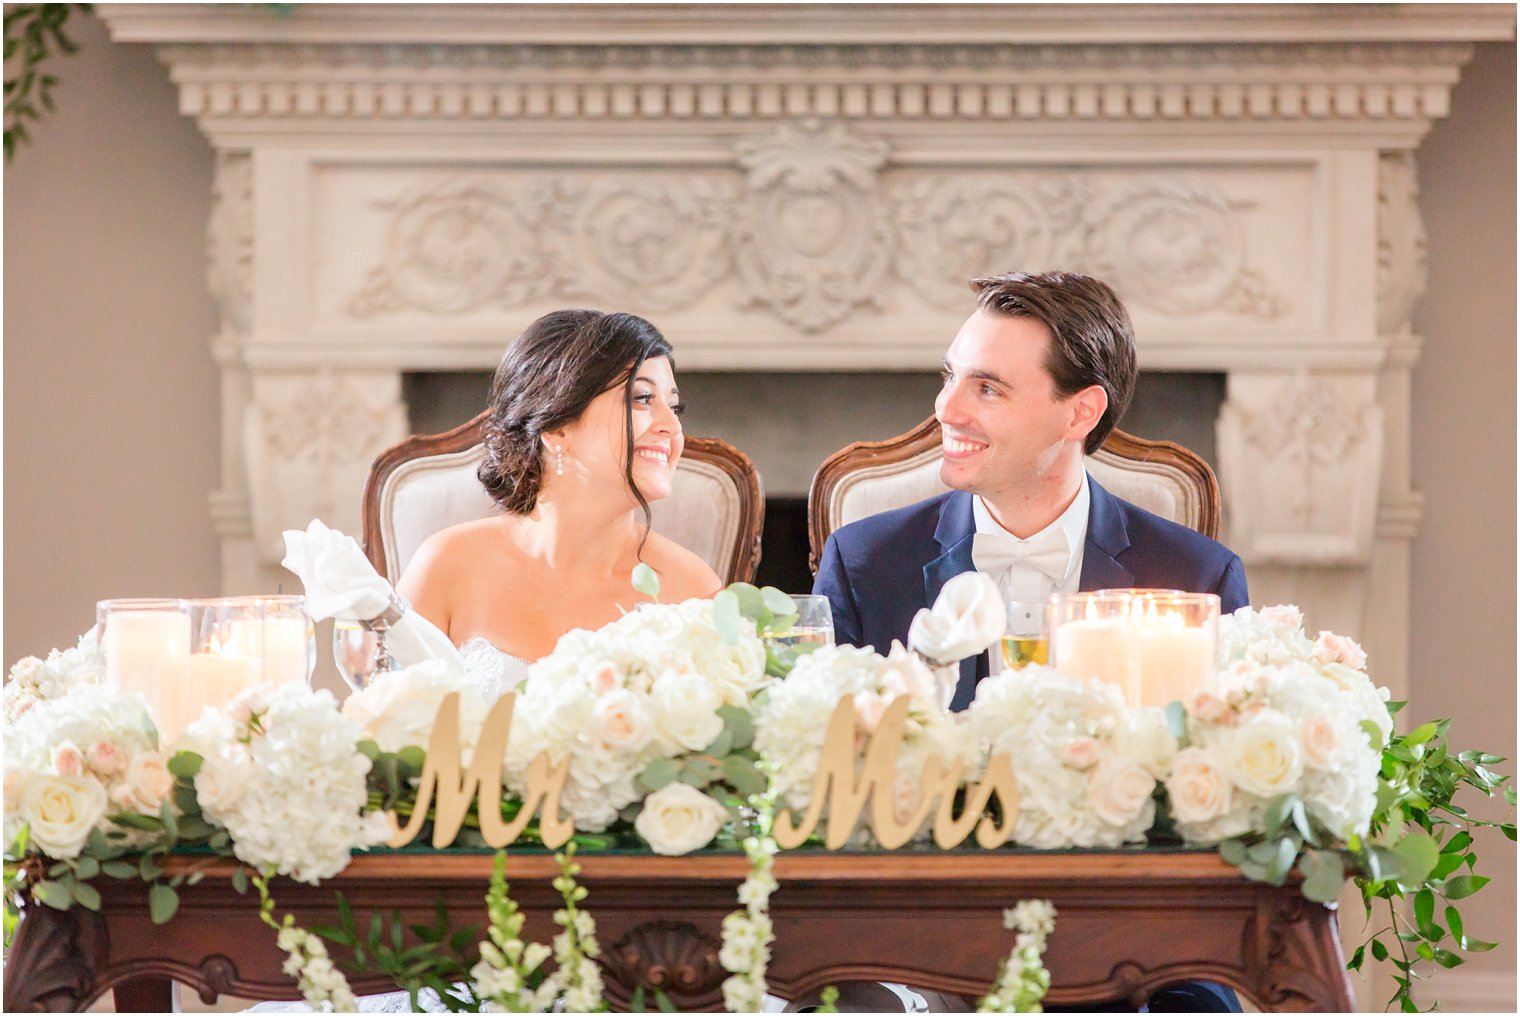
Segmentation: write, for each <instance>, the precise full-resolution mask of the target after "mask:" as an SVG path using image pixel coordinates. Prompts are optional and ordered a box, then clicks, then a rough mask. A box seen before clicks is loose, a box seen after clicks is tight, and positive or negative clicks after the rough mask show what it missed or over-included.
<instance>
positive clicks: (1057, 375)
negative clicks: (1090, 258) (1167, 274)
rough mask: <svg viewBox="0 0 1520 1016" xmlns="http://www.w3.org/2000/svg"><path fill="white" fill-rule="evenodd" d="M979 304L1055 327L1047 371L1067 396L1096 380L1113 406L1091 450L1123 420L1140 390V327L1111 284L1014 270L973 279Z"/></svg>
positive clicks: (1092, 438) (1091, 440)
mask: <svg viewBox="0 0 1520 1016" xmlns="http://www.w3.org/2000/svg"><path fill="white" fill-rule="evenodd" d="M971 291H972V292H974V293H975V294H976V303H977V306H978V307H979V308H980V309H982V310H984V311H986V312H988V313H989V314H1001V315H1003V316H1005V317H1032V318H1034V319H1035V320H1037V321H1039V322H1040V323H1042V324H1043V325H1044V326H1045V327H1046V328H1048V329H1049V330H1050V349H1049V350H1048V351H1047V352H1046V356H1045V370H1046V372H1047V373H1049V374H1050V377H1051V379H1052V380H1053V381H1054V382H1055V386H1056V391H1057V392H1058V393H1060V395H1061V396H1062V397H1063V398H1065V397H1068V396H1072V395H1075V394H1076V393H1077V392H1079V391H1081V390H1082V389H1084V388H1087V387H1089V386H1091V385H1097V386H1098V387H1100V388H1102V389H1103V391H1104V392H1105V393H1106V394H1107V395H1108V409H1107V410H1105V411H1104V413H1103V416H1102V417H1100V418H1099V420H1098V423H1097V426H1095V427H1093V429H1092V431H1091V433H1089V434H1088V435H1087V440H1086V442H1085V443H1084V446H1083V448H1084V450H1085V451H1086V452H1087V454H1089V455H1091V454H1092V453H1093V452H1095V451H1097V450H1098V447H1099V446H1100V445H1102V444H1103V441H1104V439H1105V438H1107V437H1108V435H1109V433H1110V432H1112V431H1113V429H1114V427H1115V426H1117V425H1118V423H1119V418H1120V417H1122V416H1123V415H1124V410H1125V409H1126V408H1127V407H1128V406H1129V400H1130V396H1132V395H1133V394H1134V393H1135V375H1136V374H1137V373H1138V367H1137V365H1136V362H1135V329H1134V326H1133V325H1131V324H1130V321H1129V312H1128V311H1126V310H1125V309H1124V304H1123V303H1121V302H1120V301H1119V294H1118V293H1115V292H1114V291H1113V290H1112V289H1110V288H1109V287H1108V285H1107V284H1106V283H1103V282H1099V281H1098V280H1097V279H1095V278H1093V277H1092V276H1090V275H1079V274H1077V273H1076V272H1040V273H1038V274H1036V273H1030V272H1009V273H1008V274H1006V275H992V276H988V277H986V278H981V279H973V280H971Z"/></svg>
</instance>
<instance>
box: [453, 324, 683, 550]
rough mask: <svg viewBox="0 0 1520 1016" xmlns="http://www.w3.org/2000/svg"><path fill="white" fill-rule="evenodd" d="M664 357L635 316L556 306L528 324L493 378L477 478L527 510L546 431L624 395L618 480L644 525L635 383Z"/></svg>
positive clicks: (655, 336)
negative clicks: (599, 400) (608, 395)
mask: <svg viewBox="0 0 1520 1016" xmlns="http://www.w3.org/2000/svg"><path fill="white" fill-rule="evenodd" d="M659 356H665V357H668V356H670V343H669V342H666V341H665V336H663V335H661V334H660V331H659V329H658V328H656V327H655V326H654V325H652V324H650V323H649V322H648V321H645V320H644V319H643V318H641V317H636V316H635V315H633V314H603V313H602V312H601V311H595V310H557V311H553V312H552V313H549V314H545V315H544V316H543V317H541V318H539V319H538V320H537V321H535V322H533V323H532V324H531V325H529V326H528V327H527V329H525V330H524V331H523V333H522V334H521V335H520V336H518V338H517V341H516V342H514V343H512V345H511V346H509V347H507V351H506V352H505V353H503V354H502V357H501V363H499V364H498V365H497V367H496V376H495V378H494V379H492V381H491V407H490V415H489V416H488V417H487V418H486V424H485V439H484V442H483V443H484V445H485V450H486V458H485V461H484V462H482V463H481V464H480V469H479V471H478V472H477V474H476V475H478V476H479V477H480V482H481V483H482V484H484V485H485V488H486V493H488V494H490V495H491V499H492V500H493V501H495V502H496V503H497V504H499V505H500V506H501V507H502V508H503V510H505V511H508V512H511V513H512V514H514V515H525V514H527V513H528V512H531V511H532V510H533V508H534V506H536V505H537V504H538V492H539V490H540V488H541V487H542V486H543V477H544V466H545V455H546V452H545V448H544V441H543V435H544V432H545V431H550V430H557V429H559V428H560V427H563V426H566V425H567V424H570V423H573V422H575V421H576V420H577V419H579V418H580V415H581V414H582V413H584V412H585V411H586V407H587V406H589V405H591V400H592V399H595V398H596V397H597V396H598V395H600V394H602V393H603V392H606V391H610V390H611V389H613V388H616V387H618V386H619V385H627V387H626V390H625V392H624V395H623V411H624V420H625V423H624V427H625V433H626V441H627V447H626V454H625V456H624V463H623V477H624V479H625V480H626V481H627V483H628V489H629V490H630V491H631V492H632V493H633V496H634V499H635V500H637V501H638V503H639V507H640V508H642V509H643V511H644V520H645V526H646V527H647V526H648V523H649V502H648V501H646V500H645V499H644V495H643V494H642V493H640V492H639V489H638V487H637V486H635V484H634V482H633V386H632V385H628V382H629V381H630V380H631V379H632V378H634V377H635V376H637V374H638V371H639V367H640V365H642V364H643V362H644V361H645V360H647V359H649V358H651V357H659Z"/></svg>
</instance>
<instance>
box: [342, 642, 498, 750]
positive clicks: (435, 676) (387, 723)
mask: <svg viewBox="0 0 1520 1016" xmlns="http://www.w3.org/2000/svg"><path fill="white" fill-rule="evenodd" d="M456 692H457V693H458V695H459V739H460V743H461V746H462V747H463V748H464V750H465V752H466V753H469V752H472V751H474V749H475V744H476V742H478V741H479V740H480V729H481V727H482V726H484V725H485V719H486V713H487V711H488V708H489V707H488V706H487V705H486V701H485V698H484V697H483V696H482V695H481V694H480V691H479V690H478V689H476V688H475V687H474V686H473V685H471V684H469V683H468V682H466V681H465V679H464V677H463V675H461V674H458V673H454V672H451V671H450V669H449V667H448V666H447V665H446V664H444V663H443V662H442V661H439V660H429V661H428V662H426V663H417V664H413V665H412V666H410V667H407V668H405V669H403V670H397V671H392V672H390V673H387V674H382V675H380V676H379V677H377V678H376V679H375V680H374V682H373V683H371V684H370V685H369V687H367V688H364V689H363V690H361V691H356V692H354V693H353V694H352V695H350V696H348V698H346V699H344V701H343V715H344V716H347V717H348V718H349V719H351V720H353V721H354V722H355V723H357V724H358V725H359V728H360V730H361V731H362V736H363V738H364V739H367V740H370V741H374V742H375V743H376V744H377V745H379V747H380V750H381V751H383V752H398V751H400V750H401V749H402V748H407V747H418V748H423V749H426V748H427V746H428V740H429V738H431V736H432V732H433V720H434V718H435V717H436V716H437V715H438V707H439V705H441V704H442V702H443V700H444V698H445V697H447V696H448V695H450V694H453V693H456Z"/></svg>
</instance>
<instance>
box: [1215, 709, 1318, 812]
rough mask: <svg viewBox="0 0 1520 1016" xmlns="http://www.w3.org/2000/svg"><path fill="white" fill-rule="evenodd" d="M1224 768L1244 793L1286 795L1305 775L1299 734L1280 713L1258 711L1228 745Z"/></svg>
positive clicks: (1237, 730) (1262, 795) (1238, 730)
mask: <svg viewBox="0 0 1520 1016" xmlns="http://www.w3.org/2000/svg"><path fill="white" fill-rule="evenodd" d="M1253 704H1254V703H1253ZM1224 765H1225V771H1226V772H1228V773H1229V774H1230V778H1231V779H1232V780H1234V782H1235V784H1236V785H1237V786H1239V787H1240V788H1241V789H1243V790H1246V791H1249V792H1250V793H1253V794H1257V795H1259V796H1261V797H1276V796H1277V795H1278V794H1282V793H1286V792H1287V791H1289V790H1292V789H1293V787H1294V785H1295V784H1297V783H1298V779H1299V777H1300V776H1302V775H1303V771H1304V759H1303V747H1302V745H1300V744H1299V740H1298V731H1297V730H1296V729H1295V728H1294V726H1293V723H1292V722H1291V721H1290V720H1289V719H1288V718H1287V717H1286V716H1284V715H1282V714H1281V713H1278V712H1274V711H1271V710H1259V711H1257V712H1256V713H1255V714H1254V715H1252V716H1251V717H1250V718H1249V719H1248V720H1246V721H1245V722H1243V723H1242V724H1241V725H1240V726H1239V727H1238V728H1237V729H1236V730H1235V732H1234V736H1233V737H1231V738H1230V740H1229V741H1228V742H1227V744H1226V746H1225V754H1224Z"/></svg>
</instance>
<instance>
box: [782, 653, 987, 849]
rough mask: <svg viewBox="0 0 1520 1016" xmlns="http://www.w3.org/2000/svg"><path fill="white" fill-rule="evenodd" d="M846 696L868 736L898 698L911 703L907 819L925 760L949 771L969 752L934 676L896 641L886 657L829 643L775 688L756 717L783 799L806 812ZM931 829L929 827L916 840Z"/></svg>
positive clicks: (905, 760)
mask: <svg viewBox="0 0 1520 1016" xmlns="http://www.w3.org/2000/svg"><path fill="white" fill-rule="evenodd" d="M846 695H848V696H850V697H851V698H852V699H853V700H854V706H855V719H856V723H857V725H858V727H857V729H859V730H861V731H863V732H864V733H866V734H870V733H872V732H874V731H875V730H876V727H877V725H878V724H879V723H880V722H881V718H882V716H883V714H884V713H885V712H886V710H887V707H888V706H890V705H891V704H892V702H893V700H895V699H897V698H898V697H900V696H907V698H908V699H909V706H908V715H907V724H906V726H905V728H904V738H903V750H902V752H901V754H900V755H899V756H898V770H897V786H896V791H897V800H896V805H897V806H896V811H897V815H898V818H899V819H906V818H907V817H908V816H910V815H912V814H913V812H914V811H915V810H916V809H917V807H918V805H919V796H920V790H921V785H922V779H921V775H922V772H923V766H924V763H925V762H926V761H927V760H928V759H929V758H930V757H931V756H938V757H939V758H940V760H941V762H942V763H943V764H944V765H945V766H947V767H948V766H950V765H952V764H953V763H954V762H955V761H956V760H957V759H958V758H961V757H962V756H963V755H964V753H965V746H966V742H965V738H964V737H963V736H962V733H961V730H960V727H959V724H958V722H957V721H956V719H955V718H954V717H952V716H951V715H949V714H947V713H945V712H944V711H943V710H941V709H940V707H939V703H938V691H937V689H936V686H935V682H934V675H933V673H932V672H931V671H930V670H929V668H928V667H927V666H926V665H925V664H924V663H923V661H922V660H921V659H919V657H917V656H916V655H914V654H912V653H910V652H908V651H907V650H905V649H904V648H903V647H902V646H901V645H897V644H894V645H893V647H892V651H891V653H890V654H889V655H887V656H881V655H879V654H878V653H875V652H872V651H871V650H869V649H860V648H857V647H855V646H824V647H823V648H822V649H819V650H817V651H815V652H811V653H808V654H807V655H805V656H803V657H801V658H800V659H798V661H797V664H796V666H795V667H794V668H793V669H792V672H791V674H789V675H788V676H787V679H786V680H785V681H782V682H779V683H778V684H776V685H775V687H773V688H772V689H771V690H770V693H769V694H768V696H767V699H766V702H765V704H764V705H763V706H761V707H760V709H759V710H758V712H757V714H756V716H755V748H756V750H757V751H758V752H759V753H760V754H761V756H762V757H763V758H766V759H768V760H769V761H770V763H771V764H772V765H773V766H774V771H775V776H774V777H773V786H774V787H775V789H776V791H777V793H778V795H779V797H780V801H781V803H782V804H784V805H786V806H788V807H790V808H792V809H794V810H798V811H800V810H802V809H805V808H806V807H807V805H808V802H809V800H811V797H812V791H813V782H814V780H815V779H816V778H817V775H818V762H819V757H820V755H821V754H822V751H823V743H824V740H825V737H826V736H827V733H828V726H829V720H830V719H831V718H832V716H833V713H834V709H835V707H836V706H837V705H838V703H839V700H840V698H841V697H843V696H846ZM863 743H864V739H862V744H863ZM932 832H933V827H932V824H931V823H928V822H925V823H924V825H923V826H922V827H921V828H920V830H919V836H920V837H925V836H929V835H932Z"/></svg>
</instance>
